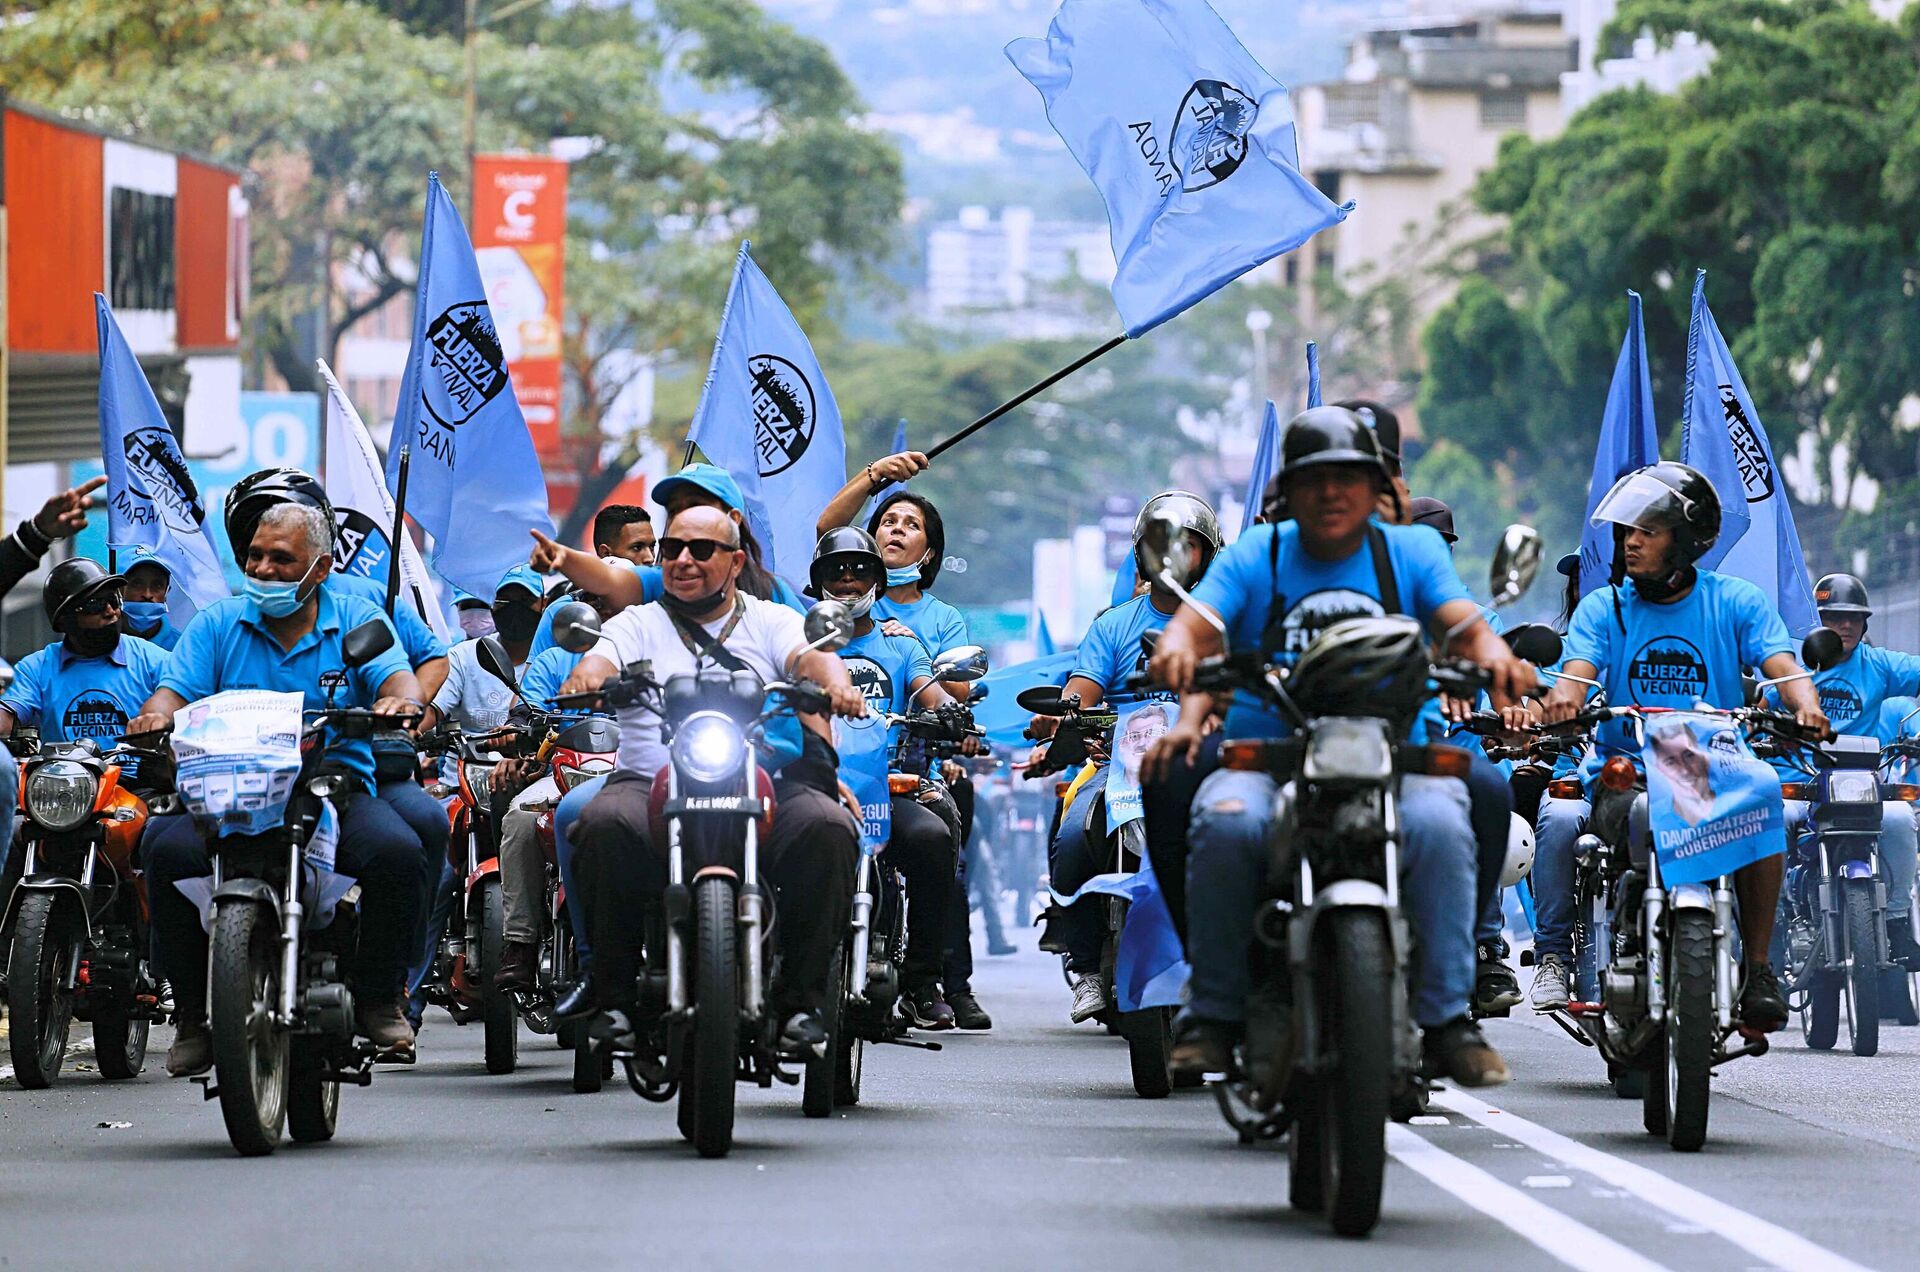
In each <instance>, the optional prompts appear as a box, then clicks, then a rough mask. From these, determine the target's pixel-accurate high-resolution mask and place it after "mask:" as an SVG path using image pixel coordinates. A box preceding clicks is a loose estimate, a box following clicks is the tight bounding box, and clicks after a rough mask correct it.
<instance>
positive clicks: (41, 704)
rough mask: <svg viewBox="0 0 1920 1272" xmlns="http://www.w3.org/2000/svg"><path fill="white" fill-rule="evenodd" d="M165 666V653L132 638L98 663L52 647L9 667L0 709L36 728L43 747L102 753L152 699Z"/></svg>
mask: <svg viewBox="0 0 1920 1272" xmlns="http://www.w3.org/2000/svg"><path fill="white" fill-rule="evenodd" d="M166 666H167V652H166V651H165V650H164V649H161V648H160V647H159V646H158V645H155V644H153V643H152V642H150V641H144V640H141V639H140V638H139V637H138V636H122V637H121V638H120V643H119V644H117V645H115V646H114V647H113V650H112V652H111V653H108V654H106V655H104V656H102V657H99V658H83V657H81V656H80V655H79V654H76V653H74V652H73V650H72V649H70V648H68V647H67V643H66V642H65V641H64V640H61V641H55V642H54V643H53V644H51V645H48V646H47V647H46V648H45V649H38V650H35V651H34V652H33V653H31V654H28V655H27V656H26V657H25V658H22V659H21V660H20V662H19V663H18V664H17V665H16V666H15V667H14V669H13V684H12V686H10V687H9V688H8V689H7V692H6V694H5V695H4V696H0V708H5V709H6V710H7V711H10V712H12V713H13V718H14V719H15V720H16V721H18V722H19V723H21V724H31V725H37V726H39V729H40V739H41V741H43V742H79V741H81V740H82V739H85V738H91V739H93V741H95V742H97V743H98V744H99V746H100V749H101V750H102V751H108V750H111V749H113V747H115V746H117V745H119V742H120V738H121V735H122V734H124V733H125V732H126V730H127V721H128V720H131V719H132V718H133V717H134V716H136V715H139V714H140V708H141V706H142V705H143V704H144V703H145V702H146V700H147V699H148V698H151V697H152V696H153V691H154V689H155V688H157V687H158V686H159V684H160V676H161V673H162V672H164V671H165V670H166Z"/></svg>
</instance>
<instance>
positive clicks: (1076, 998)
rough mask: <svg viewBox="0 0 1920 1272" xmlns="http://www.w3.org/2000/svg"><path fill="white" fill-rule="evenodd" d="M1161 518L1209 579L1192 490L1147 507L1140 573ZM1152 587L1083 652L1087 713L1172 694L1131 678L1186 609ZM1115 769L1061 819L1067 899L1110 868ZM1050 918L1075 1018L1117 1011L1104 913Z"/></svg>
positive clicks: (1100, 628)
mask: <svg viewBox="0 0 1920 1272" xmlns="http://www.w3.org/2000/svg"><path fill="white" fill-rule="evenodd" d="M1158 516H1171V517H1173V518H1175V519H1176V520H1177V521H1178V522H1179V524H1180V525H1181V526H1183V527H1185V528H1186V529H1188V530H1191V531H1192V532H1193V533H1194V534H1195V535H1196V536H1197V537H1198V538H1199V539H1200V540H1201V542H1202V543H1203V544H1204V545H1205V552H1204V554H1203V556H1202V557H1201V560H1200V562H1199V564H1198V565H1197V566H1196V567H1195V571H1196V575H1197V576H1204V575H1205V574H1206V570H1207V566H1208V564H1209V563H1210V562H1211V561H1212V560H1213V558H1214V556H1215V554H1217V553H1218V552H1219V551H1220V520H1219V518H1218V517H1216V516H1215V515H1214V512H1213V509H1212V508H1211V507H1209V506H1208V505H1207V503H1206V501H1205V500H1203V499H1201V498H1200V497H1199V496H1198V495H1192V494H1188V493H1187V492H1186V491H1184V490H1168V491H1163V492H1161V493H1160V494H1157V495H1155V496H1154V497H1153V498H1151V499H1149V500H1147V502H1146V503H1144V504H1142V505H1141V507H1140V512H1139V515H1138V516H1136V517H1135V518H1134V522H1133V554H1134V559H1135V562H1136V565H1137V566H1138V568H1139V572H1140V573H1141V574H1142V575H1145V574H1146V573H1147V570H1146V567H1145V565H1144V564H1139V556H1140V539H1141V536H1142V535H1143V534H1144V533H1145V532H1146V528H1147V525H1148V523H1149V522H1150V521H1152V520H1153V519H1154V518H1155V517H1158ZM1196 581H1197V578H1196ZM1148 583H1149V590H1148V591H1146V592H1145V593H1143V594H1141V595H1139V596H1136V597H1134V598H1132V599H1131V600H1128V601H1123V602H1122V603H1120V604H1119V605H1116V606H1114V607H1113V608H1111V609H1109V610H1106V611H1104V612H1103V613H1102V614H1101V615H1100V616H1099V617H1098V618H1095V619H1094V620H1093V623H1092V625H1091V626H1089V627H1088V628H1087V634H1086V636H1085V637H1083V638H1082V639H1081V641H1080V645H1079V647H1078V648H1077V649H1076V650H1075V661H1074V667H1073V671H1072V673H1071V674H1070V675H1068V677H1067V683H1066V685H1065V686H1064V687H1063V688H1062V689H1061V694H1062V696H1065V695H1068V694H1071V695H1073V696H1075V697H1077V698H1079V700H1080V709H1081V710H1082V711H1093V710H1097V709H1098V708H1099V707H1100V706H1101V705H1102V704H1103V703H1112V704H1113V705H1114V706H1116V707H1127V706H1131V705H1133V704H1134V703H1138V702H1143V701H1146V700H1147V697H1153V696H1165V695H1147V696H1146V697H1143V696H1142V695H1140V694H1137V693H1134V692H1132V691H1130V690H1128V689H1127V688H1126V681H1127V677H1128V676H1130V675H1132V674H1133V673H1134V672H1135V671H1142V670H1145V668H1146V661H1147V658H1146V655H1145V654H1144V653H1142V652H1141V648H1140V638H1141V637H1142V636H1143V635H1145V634H1146V633H1148V632H1157V631H1161V630H1163V629H1164V628H1165V627H1166V625H1167V621H1168V620H1169V619H1171V618H1172V617H1173V614H1174V611H1175V610H1177V609H1179V608H1180V598H1179V597H1178V596H1177V595H1175V594H1174V593H1173V592H1170V591H1168V590H1167V589H1166V588H1165V587H1164V586H1162V585H1161V584H1160V583H1159V582H1158V581H1155V580H1151V579H1150V580H1148ZM1189 586H1192V584H1189ZM1058 725H1059V719H1058V717H1055V716H1035V717H1034V718H1033V726H1032V732H1033V734H1034V735H1035V736H1036V737H1042V738H1050V737H1052V736H1053V734H1054V731H1055V729H1056V728H1057V727H1058ZM1107 768H1108V765H1107V764H1106V763H1102V764H1101V765H1100V768H1099V770H1098V771H1097V772H1096V773H1095V774H1094V775H1093V776H1092V777H1091V778H1090V779H1088V780H1087V781H1085V782H1083V783H1081V785H1080V789H1079V791H1078V793H1077V794H1076V795H1075V796H1074V799H1073V804H1072V806H1071V807H1069V808H1068V809H1067V811H1066V813H1065V815H1064V816H1062V817H1061V819H1060V828H1059V831H1058V833H1057V834H1056V835H1055V836H1054V839H1053V845H1052V849H1051V851H1050V852H1049V853H1048V860H1049V875H1050V877H1051V879H1052V884H1053V890H1054V891H1055V892H1056V893H1059V894H1061V895H1063V896H1069V895H1072V894H1073V893H1074V892H1076V891H1078V890H1079V889H1080V888H1081V887H1083V886H1084V885H1085V884H1086V882H1087V881H1088V880H1089V879H1091V878H1093V877H1094V876H1095V875H1097V874H1099V873H1100V872H1101V871H1102V870H1103V869H1104V868H1105V866H1104V865H1103V862H1104V861H1106V860H1107V857H1106V854H1105V841H1106V832H1107V824H1106V817H1105V805H1106V790H1107ZM1047 917H1048V933H1047V935H1046V937H1044V938H1042V945H1043V947H1051V946H1053V945H1056V944H1058V945H1063V946H1065V948H1066V957H1067V972H1068V974H1069V975H1070V976H1072V977H1073V1008H1072V1010H1071V1012H1070V1013H1069V1015H1070V1017H1071V1019H1072V1020H1073V1023H1074V1024H1076V1025H1077V1024H1079V1023H1081V1022H1082V1021H1085V1020H1091V1019H1093V1018H1094V1017H1095V1016H1097V1015H1099V1014H1100V1013H1101V1012H1103V1011H1105V1010H1106V1009H1107V1008H1108V1006H1110V1005H1111V995H1112V992H1113V987H1112V986H1110V985H1108V984H1107V983H1106V978H1105V977H1104V976H1102V975H1101V973H1100V954H1101V944H1102V941H1103V932H1102V927H1103V919H1104V915H1103V914H1102V912H1101V909H1100V907H1099V906H1098V905H1097V904H1095V903H1094V902H1093V901H1089V900H1082V901H1079V902H1077V903H1076V904H1074V905H1070V906H1067V907H1066V908H1065V909H1061V908H1060V907H1058V906H1052V907H1049V909H1048V911H1047Z"/></svg>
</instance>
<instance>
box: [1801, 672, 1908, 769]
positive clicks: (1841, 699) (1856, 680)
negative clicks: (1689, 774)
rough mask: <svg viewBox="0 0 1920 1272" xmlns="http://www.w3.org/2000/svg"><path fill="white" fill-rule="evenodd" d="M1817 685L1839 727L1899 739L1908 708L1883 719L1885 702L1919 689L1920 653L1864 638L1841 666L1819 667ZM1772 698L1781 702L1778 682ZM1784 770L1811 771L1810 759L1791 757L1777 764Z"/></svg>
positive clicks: (1882, 741)
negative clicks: (1896, 649)
mask: <svg viewBox="0 0 1920 1272" xmlns="http://www.w3.org/2000/svg"><path fill="white" fill-rule="evenodd" d="M1813 686H1814V688H1815V689H1816V690H1817V691H1818V692H1819V694H1820V709H1821V710H1822V711H1824V712H1826V713H1827V722H1828V723H1829V724H1831V725H1833V731H1834V732H1835V733H1851V734H1854V735H1856V736H1859V737H1870V738H1872V739H1874V740H1875V741H1876V742H1879V743H1880V744H1881V745H1883V746H1884V745H1886V744H1887V743H1888V742H1891V741H1893V740H1894V738H1895V737H1896V736H1897V733H1896V732H1895V731H1894V730H1897V728H1898V726H1899V723H1900V718H1901V716H1904V715H1905V714H1906V713H1907V711H1911V710H1912V707H1911V706H1909V707H1907V708H1906V710H1903V711H1901V712H1899V713H1898V714H1896V715H1894V716H1893V718H1892V719H1891V720H1887V719H1883V718H1882V717H1883V714H1884V713H1883V711H1882V707H1883V706H1884V705H1885V704H1886V703H1887V702H1888V701H1889V700H1890V699H1891V700H1894V701H1900V700H1903V699H1906V698H1910V697H1912V696H1913V695H1915V694H1920V657H1916V656H1915V655H1913V654H1902V653H1896V652H1894V651H1893V650H1890V649H1881V648H1879V647H1877V646H1874V645H1869V644H1867V643H1866V642H1865V641H1862V642H1861V643H1860V644H1858V645H1855V646H1854V647H1853V652H1852V653H1851V654H1849V655H1847V657H1846V659H1845V661H1843V662H1842V663H1840V665H1839V666H1837V667H1829V668H1827V669H1826V670H1825V671H1820V672H1815V673H1814V676H1813ZM1767 702H1768V703H1769V704H1770V705H1773V706H1779V705H1780V703H1781V698H1780V689H1779V686H1777V685H1776V686H1770V687H1769V688H1768V689H1767ZM1773 766H1774V767H1775V768H1776V769H1779V770H1780V771H1781V772H1782V773H1789V774H1793V775H1795V776H1799V775H1803V774H1806V773H1808V772H1809V771H1810V770H1809V769H1808V766H1807V765H1806V764H1805V763H1797V764H1796V763H1793V762H1791V761H1789V760H1788V759H1787V758H1786V757H1781V758H1780V759H1777V760H1775V761H1774V765H1773Z"/></svg>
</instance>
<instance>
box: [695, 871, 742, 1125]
mask: <svg viewBox="0 0 1920 1272" xmlns="http://www.w3.org/2000/svg"><path fill="white" fill-rule="evenodd" d="M736 913H737V907H736V906H735V904H734V893H733V884H732V883H731V882H729V881H728V880H726V879H718V878H713V879H702V880H700V882H699V884H698V886H697V888H696V890H695V892H694V899H693V915H694V933H695V940H694V954H693V966H694V995H695V997H694V1004H693V1074H694V1098H695V1100H696V1101H697V1104H696V1108H695V1113H694V1126H693V1146H694V1148H695V1149H696V1150H698V1152H699V1154H700V1156H702V1157H725V1156H726V1155H727V1153H728V1151H729V1150H731V1149H732V1148H733V1098H734V1076H735V1074H736V1073H738V1071H739V1060H740V1007H739V999H740V965H739V959H738V957H737V953H736V941H735V937H736V932H735V928H734V923H735V918H734V916H735V914H736Z"/></svg>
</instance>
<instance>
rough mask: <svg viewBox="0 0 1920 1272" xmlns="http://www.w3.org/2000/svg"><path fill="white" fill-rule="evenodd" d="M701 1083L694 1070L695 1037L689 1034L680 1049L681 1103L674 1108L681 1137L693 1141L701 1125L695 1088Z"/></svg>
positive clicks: (675, 1120) (698, 1101) (698, 1099)
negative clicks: (696, 1130) (695, 1131)
mask: <svg viewBox="0 0 1920 1272" xmlns="http://www.w3.org/2000/svg"><path fill="white" fill-rule="evenodd" d="M698 1085H699V1083H698V1081H697V1079H696V1077H695V1074H694V1071H693V1037H692V1035H691V1034H689V1035H688V1037H687V1041H686V1045H685V1046H683V1047H682V1048H681V1049H680V1105H679V1107H678V1108H677V1109H675V1110H674V1119H673V1120H674V1124H675V1125H676V1126H678V1127H679V1128H680V1138H681V1139H683V1140H685V1141H687V1143H689V1144H691V1143H693V1134H694V1130H695V1129H696V1128H697V1127H698V1126H699V1124H700V1122H699V1113H700V1097H699V1096H698V1095H697V1094H696V1093H695V1091H694V1088H695V1087H697V1086H698Z"/></svg>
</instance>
